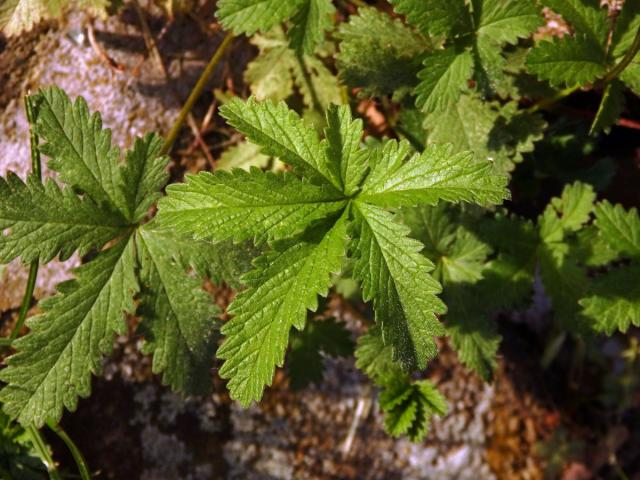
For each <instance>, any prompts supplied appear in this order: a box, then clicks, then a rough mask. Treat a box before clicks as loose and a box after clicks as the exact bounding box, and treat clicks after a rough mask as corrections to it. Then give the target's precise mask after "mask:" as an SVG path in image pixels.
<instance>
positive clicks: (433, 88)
mask: <svg viewBox="0 0 640 480" xmlns="http://www.w3.org/2000/svg"><path fill="white" fill-rule="evenodd" d="M423 64H424V69H423V70H421V71H420V73H418V78H419V79H420V80H421V82H420V84H419V85H418V86H417V87H416V89H415V94H416V96H417V98H416V105H417V106H418V107H419V108H422V110H423V111H424V112H427V113H431V112H436V111H440V110H445V109H446V108H448V107H449V106H450V104H452V103H454V102H455V101H457V100H458V98H459V97H460V92H461V91H462V90H463V89H464V88H465V87H466V86H467V82H468V80H469V79H470V78H471V74H472V72H473V56H472V55H471V52H469V51H467V50H464V51H462V52H459V51H456V49H454V48H453V47H451V48H448V49H446V50H439V51H436V52H433V53H431V54H429V55H427V56H426V57H425V59H424V63H423Z"/></svg>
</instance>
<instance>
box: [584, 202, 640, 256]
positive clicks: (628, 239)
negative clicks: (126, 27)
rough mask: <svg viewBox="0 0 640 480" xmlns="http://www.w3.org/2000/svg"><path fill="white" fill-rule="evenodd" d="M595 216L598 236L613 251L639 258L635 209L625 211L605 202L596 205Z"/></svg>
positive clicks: (639, 233)
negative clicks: (598, 231)
mask: <svg viewBox="0 0 640 480" xmlns="http://www.w3.org/2000/svg"><path fill="white" fill-rule="evenodd" d="M595 214H596V221H595V223H596V226H597V227H598V230H600V235H601V236H602V237H604V239H605V241H606V242H607V243H608V244H609V245H610V246H611V247H612V248H613V249H614V250H616V251H618V252H620V253H622V254H624V255H630V256H631V257H634V258H640V218H638V211H637V210H636V209H635V208H631V209H630V210H627V211H625V209H624V208H622V206H621V205H611V203H609V202H608V201H606V200H605V201H603V202H600V203H599V204H598V205H596V208H595Z"/></svg>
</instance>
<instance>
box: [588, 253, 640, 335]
mask: <svg viewBox="0 0 640 480" xmlns="http://www.w3.org/2000/svg"><path fill="white" fill-rule="evenodd" d="M580 305H582V307H583V308H584V310H583V311H582V313H583V314H584V315H586V316H587V317H589V318H590V319H591V320H592V321H593V324H594V328H595V329H596V330H597V331H599V332H604V333H606V334H607V335H613V333H614V332H615V331H616V330H619V331H621V332H622V333H625V332H626V331H627V330H628V329H629V326H630V325H635V326H640V267H638V265H637V264H633V265H631V266H626V267H621V268H618V269H616V270H613V271H612V272H609V273H607V274H605V275H602V276H601V277H598V278H597V279H596V280H595V282H594V285H593V286H592V294H591V295H589V296H587V297H585V298H583V299H581V300H580Z"/></svg>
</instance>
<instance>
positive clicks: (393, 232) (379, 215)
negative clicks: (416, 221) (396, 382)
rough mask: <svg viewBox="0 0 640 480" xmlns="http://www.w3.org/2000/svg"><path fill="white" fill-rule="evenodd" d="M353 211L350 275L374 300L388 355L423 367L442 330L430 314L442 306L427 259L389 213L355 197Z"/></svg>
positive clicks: (408, 366) (365, 296) (412, 367)
mask: <svg viewBox="0 0 640 480" xmlns="http://www.w3.org/2000/svg"><path fill="white" fill-rule="evenodd" d="M353 211H354V216H355V225H356V229H355V230H356V232H357V235H356V236H355V238H354V242H353V247H352V250H353V252H354V255H355V257H356V264H355V267H354V277H355V278H356V279H358V280H360V281H361V282H362V294H363V299H364V301H369V300H373V301H374V309H375V312H376V322H377V323H378V324H379V325H380V326H381V329H382V335H383V340H384V343H385V344H386V345H392V346H393V349H394V359H396V360H398V361H399V362H400V363H401V364H402V365H403V367H404V368H405V369H406V370H415V369H419V368H424V367H425V365H426V363H427V360H429V359H430V358H433V357H434V356H435V354H436V350H437V347H436V344H435V341H434V337H435V336H438V335H442V334H443V332H444V329H443V327H442V325H441V324H440V322H439V321H438V319H437V317H436V314H440V313H444V311H445V306H444V304H443V303H442V302H441V301H440V300H439V299H438V297H436V294H437V293H440V291H441V287H440V285H439V284H438V282H436V281H435V280H433V278H432V277H431V276H430V272H431V271H432V270H433V264H432V263H431V262H430V261H429V260H427V259H426V258H425V257H424V256H423V255H421V254H420V253H419V252H420V250H421V249H422V245H421V244H420V243H419V242H417V241H415V240H412V239H410V238H408V237H407V234H408V232H409V229H408V228H407V227H405V226H403V225H400V224H399V223H397V222H396V221H395V220H394V219H393V215H392V214H391V213H388V212H386V211H385V210H382V209H381V208H379V207H376V206H373V205H369V204H366V203H363V202H360V201H356V202H355V203H354V205H353Z"/></svg>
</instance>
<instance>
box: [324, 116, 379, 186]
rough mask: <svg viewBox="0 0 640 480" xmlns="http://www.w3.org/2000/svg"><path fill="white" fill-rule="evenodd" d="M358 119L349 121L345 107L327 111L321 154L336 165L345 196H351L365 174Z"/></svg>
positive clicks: (364, 152)
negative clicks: (338, 168)
mask: <svg viewBox="0 0 640 480" xmlns="http://www.w3.org/2000/svg"><path fill="white" fill-rule="evenodd" d="M362 135H363V130H362V120H360V119H356V120H352V118H351V110H350V109H349V107H348V106H346V105H345V106H342V107H338V106H335V105H332V106H330V107H329V109H328V110H327V128H326V129H325V138H326V143H325V152H326V155H327V157H328V161H329V162H331V163H335V164H337V165H339V166H340V177H341V179H342V184H343V185H344V193H345V195H351V194H353V193H354V192H355V191H356V190H357V189H358V187H359V186H360V183H361V182H362V179H363V178H364V176H365V175H366V173H367V158H368V154H369V152H368V150H366V149H364V148H360V142H361V139H362Z"/></svg>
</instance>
